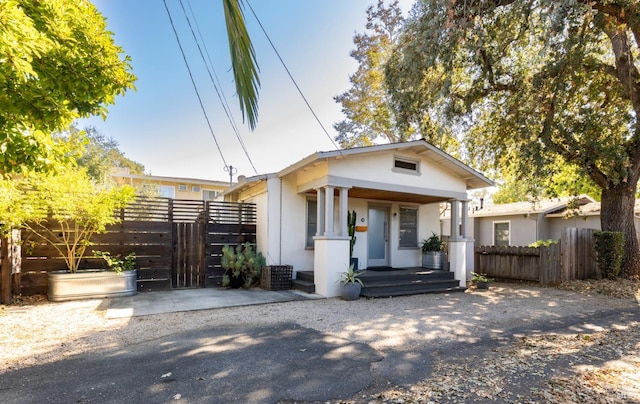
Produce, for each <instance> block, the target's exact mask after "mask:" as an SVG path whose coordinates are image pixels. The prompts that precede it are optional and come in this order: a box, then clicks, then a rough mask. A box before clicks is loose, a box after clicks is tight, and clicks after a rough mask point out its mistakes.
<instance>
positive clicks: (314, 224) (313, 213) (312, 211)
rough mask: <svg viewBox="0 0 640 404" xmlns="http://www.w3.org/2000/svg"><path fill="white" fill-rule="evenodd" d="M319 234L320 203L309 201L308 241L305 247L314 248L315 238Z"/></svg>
mask: <svg viewBox="0 0 640 404" xmlns="http://www.w3.org/2000/svg"><path fill="white" fill-rule="evenodd" d="M317 232H318V201H316V200H314V199H307V241H306V244H305V247H307V248H313V236H315V235H316V233H317Z"/></svg>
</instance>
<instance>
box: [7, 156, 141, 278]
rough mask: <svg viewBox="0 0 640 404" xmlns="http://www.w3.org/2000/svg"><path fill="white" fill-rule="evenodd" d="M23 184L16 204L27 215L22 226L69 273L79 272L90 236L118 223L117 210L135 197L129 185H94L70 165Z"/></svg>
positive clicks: (79, 170) (29, 178)
mask: <svg viewBox="0 0 640 404" xmlns="http://www.w3.org/2000/svg"><path fill="white" fill-rule="evenodd" d="M22 185H23V186H22V187H21V189H20V194H19V195H17V196H18V199H17V200H16V201H15V202H16V204H19V205H21V206H23V207H24V208H25V210H26V213H27V214H26V217H27V218H28V221H25V222H24V223H23V225H22V226H23V227H24V228H26V229H29V230H30V231H32V232H33V233H34V234H36V235H37V236H39V237H40V238H41V239H42V240H43V241H45V242H47V243H49V244H50V245H51V246H52V247H53V248H55V249H56V251H58V253H59V254H60V256H61V257H62V258H64V260H65V263H66V264H67V268H68V270H69V271H71V272H75V271H76V270H77V269H78V266H79V265H80V262H81V260H82V258H83V256H84V254H85V251H86V249H87V247H88V246H90V245H91V238H92V237H93V235H95V234H97V233H104V232H105V231H106V226H108V225H110V224H114V223H117V222H119V219H118V217H117V216H116V215H115V212H116V210H117V209H120V208H124V207H126V206H127V205H128V204H129V203H130V202H132V201H133V199H134V198H135V191H134V189H133V187H131V186H128V185H125V186H122V187H111V188H104V187H100V186H96V185H95V184H94V182H93V181H92V180H91V178H90V177H89V175H88V174H87V172H86V170H85V169H78V168H76V167H70V166H67V167H63V168H60V169H59V170H58V171H57V172H56V173H50V174H35V175H30V176H29V177H28V178H27V180H26V181H25V182H24V183H23V184H22ZM53 223H55V224H53ZM52 224H53V225H52Z"/></svg>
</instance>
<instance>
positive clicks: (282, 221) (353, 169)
mask: <svg viewBox="0 0 640 404" xmlns="http://www.w3.org/2000/svg"><path fill="white" fill-rule="evenodd" d="M492 185H493V182H492V181H491V180H489V179H488V178H487V177H485V176H484V175H482V174H481V173H479V172H477V171H475V170H473V169H471V168H470V167H468V166H467V165H465V164H463V163H461V162H460V161H459V160H456V159H455V158H453V157H452V156H450V155H448V154H446V153H444V152H443V151H442V150H440V149H438V148H436V147H435V146H433V145H431V144H429V143H427V142H425V141H423V140H417V141H411V142H406V143H396V144H384V145H375V146H370V147H361V148H353V149H348V150H336V151H328V152H317V153H314V154H312V155H310V156H308V157H306V158H304V159H302V160H300V161H298V162H297V163H295V164H293V165H291V166H289V167H287V168H285V169H283V170H282V171H280V172H278V173H273V174H266V175H258V176H254V177H250V178H244V177H243V176H240V177H239V178H238V183H237V184H235V185H234V186H232V187H231V188H229V189H228V190H227V191H226V192H225V199H226V200H228V201H235V202H249V203H255V204H256V207H257V246H258V250H259V251H261V252H262V253H263V254H264V255H265V257H266V259H267V264H268V265H293V268H294V271H304V270H313V271H314V277H315V285H316V293H318V294H320V295H323V296H327V297H331V296H337V295H338V294H339V283H338V278H339V275H340V273H341V272H344V271H345V270H346V269H347V268H348V266H349V237H348V233H347V212H348V211H352V210H354V211H355V212H356V214H357V223H356V224H357V227H356V236H357V240H356V243H355V247H354V253H353V255H354V257H356V258H358V259H359V265H358V266H359V269H366V268H367V267H375V266H392V267H394V268H402V267H416V266H420V263H421V251H420V247H419V244H420V241H421V240H422V239H424V238H426V237H428V236H429V235H431V232H436V233H439V231H440V210H439V205H440V204H441V203H449V204H450V205H451V207H453V209H452V211H453V215H454V216H457V215H458V214H459V215H460V216H459V217H458V218H459V219H460V221H461V223H462V225H461V226H455V228H452V229H451V232H450V233H451V236H450V238H449V243H448V249H449V263H450V270H451V271H453V272H454V274H455V279H456V280H459V282H460V286H465V285H466V279H467V272H469V271H471V270H473V268H472V265H473V259H472V256H473V240H472V239H470V238H467V234H466V223H467V211H468V209H467V203H468V200H467V191H468V190H472V189H478V188H484V187H489V186H492ZM454 219H455V217H454ZM454 222H458V220H454Z"/></svg>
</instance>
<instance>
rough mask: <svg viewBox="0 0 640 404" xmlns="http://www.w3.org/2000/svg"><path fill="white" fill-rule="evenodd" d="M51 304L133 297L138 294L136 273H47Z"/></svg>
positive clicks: (99, 271)
mask: <svg viewBox="0 0 640 404" xmlns="http://www.w3.org/2000/svg"><path fill="white" fill-rule="evenodd" d="M48 279H49V293H48V298H49V300H51V301H52V302H61V301H65V300H80V299H93V298H101V297H122V296H133V295H135V294H137V293H138V286H137V279H138V271H136V270H135V269H134V270H131V271H124V272H122V273H120V274H117V273H115V272H113V271H102V270H83V271H78V272H76V273H70V272H68V271H53V272H49V273H48Z"/></svg>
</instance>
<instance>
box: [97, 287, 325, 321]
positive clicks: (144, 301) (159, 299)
mask: <svg viewBox="0 0 640 404" xmlns="http://www.w3.org/2000/svg"><path fill="white" fill-rule="evenodd" d="M308 299H323V297H322V296H319V295H314V294H309V293H304V292H300V291H297V290H282V291H266V290H262V289H258V288H254V289H219V288H202V289H180V290H168V291H158V292H144V293H138V294H137V295H135V296H130V297H117V298H113V299H112V300H111V302H110V305H109V308H108V309H107V311H106V314H105V317H106V318H123V317H125V318H126V317H137V316H148V315H151V314H161V313H175V312H181V311H193V310H208V309H219V308H223V307H233V306H248V305H253V304H266V303H278V302H289V301H293V300H308Z"/></svg>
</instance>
